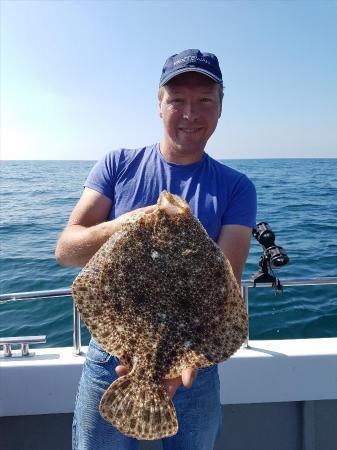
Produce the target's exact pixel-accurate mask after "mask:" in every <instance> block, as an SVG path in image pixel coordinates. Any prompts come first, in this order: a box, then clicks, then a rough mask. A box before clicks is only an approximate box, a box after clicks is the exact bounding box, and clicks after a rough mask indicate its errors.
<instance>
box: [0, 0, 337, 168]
mask: <svg viewBox="0 0 337 450" xmlns="http://www.w3.org/2000/svg"><path fill="white" fill-rule="evenodd" d="M0 7H1V19H0V20H1V23H0V25H1V31H0V58H1V61H0V62H1V85H0V102H1V104H0V114H1V147H0V151H1V158H2V159H47V160H50V159H71V160H73V159H87V160H88V159H89V160H97V159H98V158H100V157H101V156H102V155H104V154H105V153H106V152H108V151H110V150H113V149H116V148H120V147H123V148H140V147H143V146H145V145H149V144H152V143H154V142H159V141H160V139H161V136H162V123H161V119H160V118H159V115H158V101H157V90H158V83H159V78H160V74H161V70H162V66H163V64H164V62H165V60H166V58H167V57H169V56H170V55H172V54H175V53H179V52H180V51H182V50H184V49H187V48H199V49H201V50H202V51H208V52H212V53H215V54H216V55H217V57H218V59H219V61H220V66H221V69H222V74H223V79H224V85H225V95H224V100H223V111H222V116H221V119H220V121H219V123H218V127H217V130H216V132H215V133H214V135H213V136H212V138H211V139H210V140H209V142H208V144H207V147H206V151H207V152H208V153H209V154H210V155H211V156H213V157H215V158H217V159H246V158H294V157H296V158H302V157H306V158H313V157H326V158H336V157H337V1H333V0H331V1H324V0H319V1H305V0H300V1H277V0H269V1H258V0H256V1H212V0H209V1H193V0H190V1H178V0H177V1H160V0H158V1H142V0H138V1H113V0H95V1H91V0H76V1H70V0H55V1H54V0H39V1H30V0H23V1H21V0H0Z"/></svg>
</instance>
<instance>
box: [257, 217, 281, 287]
mask: <svg viewBox="0 0 337 450" xmlns="http://www.w3.org/2000/svg"><path fill="white" fill-rule="evenodd" d="M253 236H254V237H255V239H256V240H257V241H258V243H259V244H260V245H261V246H262V248H263V253H262V255H261V256H260V261H259V266H260V270H259V271H258V272H256V273H255V274H253V276H252V277H251V281H253V282H254V286H255V285H256V284H257V283H272V285H273V287H274V288H275V289H276V290H282V285H281V283H280V280H279V279H278V278H276V277H275V275H274V272H273V269H277V268H279V267H282V266H285V265H286V264H288V262H289V257H288V255H287V254H286V252H285V250H284V249H283V247H280V246H278V245H276V244H275V234H274V233H273V231H272V229H271V228H270V226H269V225H268V223H267V222H260V223H258V224H257V225H256V228H254V229H253Z"/></svg>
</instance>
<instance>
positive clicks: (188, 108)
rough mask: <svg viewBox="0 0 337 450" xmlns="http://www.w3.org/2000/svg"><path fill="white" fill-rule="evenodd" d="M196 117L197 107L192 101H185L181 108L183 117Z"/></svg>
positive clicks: (191, 118)
mask: <svg viewBox="0 0 337 450" xmlns="http://www.w3.org/2000/svg"><path fill="white" fill-rule="evenodd" d="M197 117H198V109H197V107H196V105H195V103H194V102H185V104H184V109H183V118H184V119H187V120H195V119H196V118H197Z"/></svg>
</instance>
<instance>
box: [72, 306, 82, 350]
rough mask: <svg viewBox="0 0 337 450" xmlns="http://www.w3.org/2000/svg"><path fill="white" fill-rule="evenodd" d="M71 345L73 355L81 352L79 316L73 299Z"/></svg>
mask: <svg viewBox="0 0 337 450" xmlns="http://www.w3.org/2000/svg"><path fill="white" fill-rule="evenodd" d="M73 346H74V350H73V353H74V355H80V354H81V317H80V313H79V312H78V309H77V308H76V304H75V302H74V300H73Z"/></svg>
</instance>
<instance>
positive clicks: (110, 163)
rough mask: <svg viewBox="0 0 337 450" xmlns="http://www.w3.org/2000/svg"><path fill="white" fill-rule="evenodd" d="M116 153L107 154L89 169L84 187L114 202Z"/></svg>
mask: <svg viewBox="0 0 337 450" xmlns="http://www.w3.org/2000/svg"><path fill="white" fill-rule="evenodd" d="M117 165H118V152H116V151H115V152H110V153H107V154H106V155H105V156H103V158H101V159H100V160H99V161H97V163H96V164H95V165H94V167H93V168H92V169H91V171H90V173H89V175H88V177H87V179H86V181H85V183H84V187H88V188H90V189H93V190H95V191H97V192H99V193H101V194H103V195H105V196H106V197H108V198H110V199H111V200H112V201H114V197H115V195H114V191H115V182H116V173H117Z"/></svg>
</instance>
